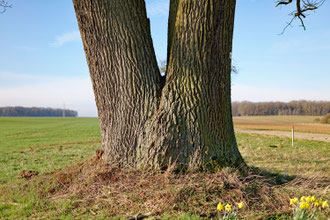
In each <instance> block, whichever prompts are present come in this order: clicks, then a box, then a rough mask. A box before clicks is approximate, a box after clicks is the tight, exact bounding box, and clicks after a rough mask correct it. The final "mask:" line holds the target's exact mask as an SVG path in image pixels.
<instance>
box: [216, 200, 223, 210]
mask: <svg viewBox="0 0 330 220" xmlns="http://www.w3.org/2000/svg"><path fill="white" fill-rule="evenodd" d="M217 209H218V210H219V211H221V210H222V209H223V205H222V204H221V202H219V204H218V206H217Z"/></svg>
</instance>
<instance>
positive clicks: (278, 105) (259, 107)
mask: <svg viewBox="0 0 330 220" xmlns="http://www.w3.org/2000/svg"><path fill="white" fill-rule="evenodd" d="M232 111H233V116H255V115H326V114H328V113H330V102H323V101H319V102H317V101H291V102H288V103H285V102H248V101H244V102H233V103H232Z"/></svg>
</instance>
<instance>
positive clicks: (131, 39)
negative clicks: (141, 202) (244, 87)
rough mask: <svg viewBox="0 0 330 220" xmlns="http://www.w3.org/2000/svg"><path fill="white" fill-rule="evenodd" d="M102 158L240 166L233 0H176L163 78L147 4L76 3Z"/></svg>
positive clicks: (123, 162) (117, 0)
mask: <svg viewBox="0 0 330 220" xmlns="http://www.w3.org/2000/svg"><path fill="white" fill-rule="evenodd" d="M73 3H74V7H75V11H76V15H77V20H78V24H79V29H80V33H81V36H82V40H83V44H84V49H85V53H86V58H87V62H88V66H89V70H90V75H91V79H92V83H93V88H94V93H95V100H96V104H97V108H98V114H99V121H100V127H101V135H102V149H103V150H104V157H105V160H106V161H108V162H109V163H114V164H117V165H120V166H132V167H138V168H141V167H145V166H151V167H153V168H165V167H167V166H168V165H171V164H174V163H176V164H177V165H183V166H186V167H188V168H192V169H195V168H205V167H207V166H208V165H210V164H212V165H214V163H216V164H218V165H220V166H238V165H239V164H241V163H242V162H243V159H242V157H241V155H240V153H239V151H238V148H237V144H236V140H235V135H234V130H233V123H232V114H231V98H230V94H231V88H230V85H231V83H230V76H231V74H230V73H231V49H232V38H233V23H234V12H235V0H199V1H191V0H171V2H170V14H169V27H168V58H167V60H168V64H167V72H166V78H164V77H162V76H161V75H160V72H159V70H158V67H157V61H156V57H155V52H154V49H153V44H152V39H151V35H150V24H149V20H148V18H147V15H146V8H145V2H144V0H134V1H132V0H112V1H109V0H93V1H92V0H73Z"/></svg>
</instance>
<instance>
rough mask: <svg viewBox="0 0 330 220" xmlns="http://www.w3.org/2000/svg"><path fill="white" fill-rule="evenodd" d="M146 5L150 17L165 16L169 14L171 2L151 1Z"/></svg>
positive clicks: (165, 0)
mask: <svg viewBox="0 0 330 220" xmlns="http://www.w3.org/2000/svg"><path fill="white" fill-rule="evenodd" d="M146 4H147V5H146V7H147V14H148V16H150V17H156V16H164V15H168V13H169V0H163V1H159V0H157V1H156V0H149V1H147V2H146Z"/></svg>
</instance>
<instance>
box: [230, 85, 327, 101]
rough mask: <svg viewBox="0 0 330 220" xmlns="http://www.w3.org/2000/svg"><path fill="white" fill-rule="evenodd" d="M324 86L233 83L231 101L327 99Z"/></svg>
mask: <svg viewBox="0 0 330 220" xmlns="http://www.w3.org/2000/svg"><path fill="white" fill-rule="evenodd" d="M321 91H325V88H320V90H318V91H315V90H314V89H313V88H299V89H297V88H295V89H291V88H283V87H282V88H277V87H255V86H254V87H253V86H248V85H244V84H234V85H233V86H232V100H233V101H244V100H248V101H254V102H264V101H283V102H289V101H292V100H302V99H304V100H315V101H329V100H330V94H329V93H324V92H321Z"/></svg>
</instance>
